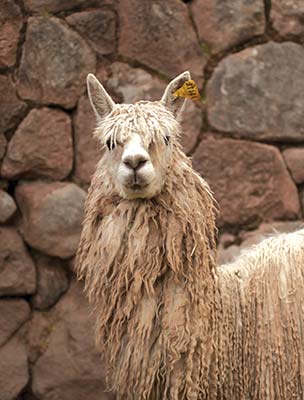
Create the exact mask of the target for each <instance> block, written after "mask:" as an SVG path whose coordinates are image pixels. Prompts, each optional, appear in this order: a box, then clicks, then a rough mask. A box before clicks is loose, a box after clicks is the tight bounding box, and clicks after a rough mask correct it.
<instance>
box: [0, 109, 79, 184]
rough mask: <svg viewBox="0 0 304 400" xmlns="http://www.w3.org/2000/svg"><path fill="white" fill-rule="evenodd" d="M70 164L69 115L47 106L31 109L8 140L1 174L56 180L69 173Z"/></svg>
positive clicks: (71, 145)
mask: <svg viewBox="0 0 304 400" xmlns="http://www.w3.org/2000/svg"><path fill="white" fill-rule="evenodd" d="M72 164H73V143H72V127H71V121H70V118H69V116H68V115H67V114H66V113H65V112H63V111H61V110H55V109H51V108H40V109H33V110H31V111H30V113H29V114H28V115H27V116H26V118H25V119H24V120H23V121H22V123H21V124H20V125H19V127H18V129H17V131H16V133H15V134H14V136H13V137H12V139H11V140H10V142H9V145H8V149H7V152H6V156H5V158H4V160H3V163H2V169H1V175H2V176H4V177H5V178H8V179H17V178H20V177H22V178H40V177H41V178H50V179H53V180H60V179H63V178H65V177H66V176H67V175H68V174H69V172H70V171H71V168H72Z"/></svg>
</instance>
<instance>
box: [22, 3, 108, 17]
mask: <svg viewBox="0 0 304 400" xmlns="http://www.w3.org/2000/svg"><path fill="white" fill-rule="evenodd" d="M113 2H114V0H77V3H75V0H24V4H25V7H26V9H27V10H28V11H31V12H36V13H41V14H43V13H57V12H60V11H67V10H70V9H72V8H74V7H75V5H76V6H77V7H99V6H103V5H108V4H113Z"/></svg>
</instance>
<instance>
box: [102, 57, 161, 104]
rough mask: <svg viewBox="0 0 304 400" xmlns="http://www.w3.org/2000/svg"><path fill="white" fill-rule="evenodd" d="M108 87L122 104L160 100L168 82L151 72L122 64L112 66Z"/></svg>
mask: <svg viewBox="0 0 304 400" xmlns="http://www.w3.org/2000/svg"><path fill="white" fill-rule="evenodd" d="M106 85H107V88H108V90H109V92H110V93H111V94H112V93H113V95H114V96H113V97H114V98H117V101H119V102H122V103H135V102H136V101H139V100H152V101H155V100H160V98H161V96H162V95H163V92H164V90H165V88H166V82H164V81H162V80H161V79H159V78H156V77H153V76H152V75H151V74H150V73H149V72H146V71H145V70H143V69H142V68H132V67H130V66H129V65H128V64H124V63H121V62H115V63H113V64H112V65H111V68H110V77H109V79H107V82H106Z"/></svg>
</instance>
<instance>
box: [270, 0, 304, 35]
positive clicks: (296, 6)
mask: <svg viewBox="0 0 304 400" xmlns="http://www.w3.org/2000/svg"><path fill="white" fill-rule="evenodd" d="M270 18H271V21H272V25H273V27H274V28H275V29H276V30H277V31H278V32H279V33H280V34H281V35H288V34H292V35H301V34H303V33H304V25H303V18H304V3H303V1H302V0H272V1H271V14H270Z"/></svg>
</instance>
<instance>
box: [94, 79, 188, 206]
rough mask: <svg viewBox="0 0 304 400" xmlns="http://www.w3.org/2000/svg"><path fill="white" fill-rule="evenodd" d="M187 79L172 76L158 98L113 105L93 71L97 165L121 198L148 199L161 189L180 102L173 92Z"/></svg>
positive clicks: (181, 101) (173, 143)
mask: <svg viewBox="0 0 304 400" xmlns="http://www.w3.org/2000/svg"><path fill="white" fill-rule="evenodd" d="M188 79H190V74H189V73H188V72H185V73H183V74H181V75H180V76H178V77H177V78H175V79H174V80H173V81H172V82H171V83H170V84H169V85H168V86H167V89H166V90H165V93H164V95H163V97H162V99H161V100H160V101H156V102H149V101H139V102H138V103H135V104H115V103H114V102H113V100H112V99H111V97H110V96H109V95H108V93H107V92H106V91H105V89H104V88H103V86H102V85H101V84H100V83H99V82H98V81H97V79H96V78H95V77H94V76H93V75H89V76H88V92H89V97H90V101H91V104H92V107H93V109H94V111H95V114H96V116H97V128H96V130H95V135H96V136H97V138H98V140H100V141H101V142H102V144H103V145H104V147H105V148H106V152H105V155H104V157H103V159H102V161H101V163H100V164H99V167H101V168H102V169H104V170H106V172H107V177H108V178H109V182H110V183H111V184H112V187H113V188H114V189H115V191H116V193H117V194H119V195H120V196H121V197H123V198H126V199H137V198H152V197H154V196H156V195H157V194H159V193H160V192H161V190H162V187H163V185H164V182H165V179H166V172H167V170H168V168H170V165H171V163H170V161H171V158H172V157H171V156H172V151H173V149H174V146H177V145H178V144H177V140H178V134H179V130H180V125H179V123H178V121H177V119H178V114H179V113H180V111H181V108H182V105H183V103H184V100H183V99H180V98H175V97H174V96H173V93H174V92H175V91H176V90H177V89H178V88H179V87H180V86H182V85H183V83H184V82H185V81H186V80H188Z"/></svg>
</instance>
